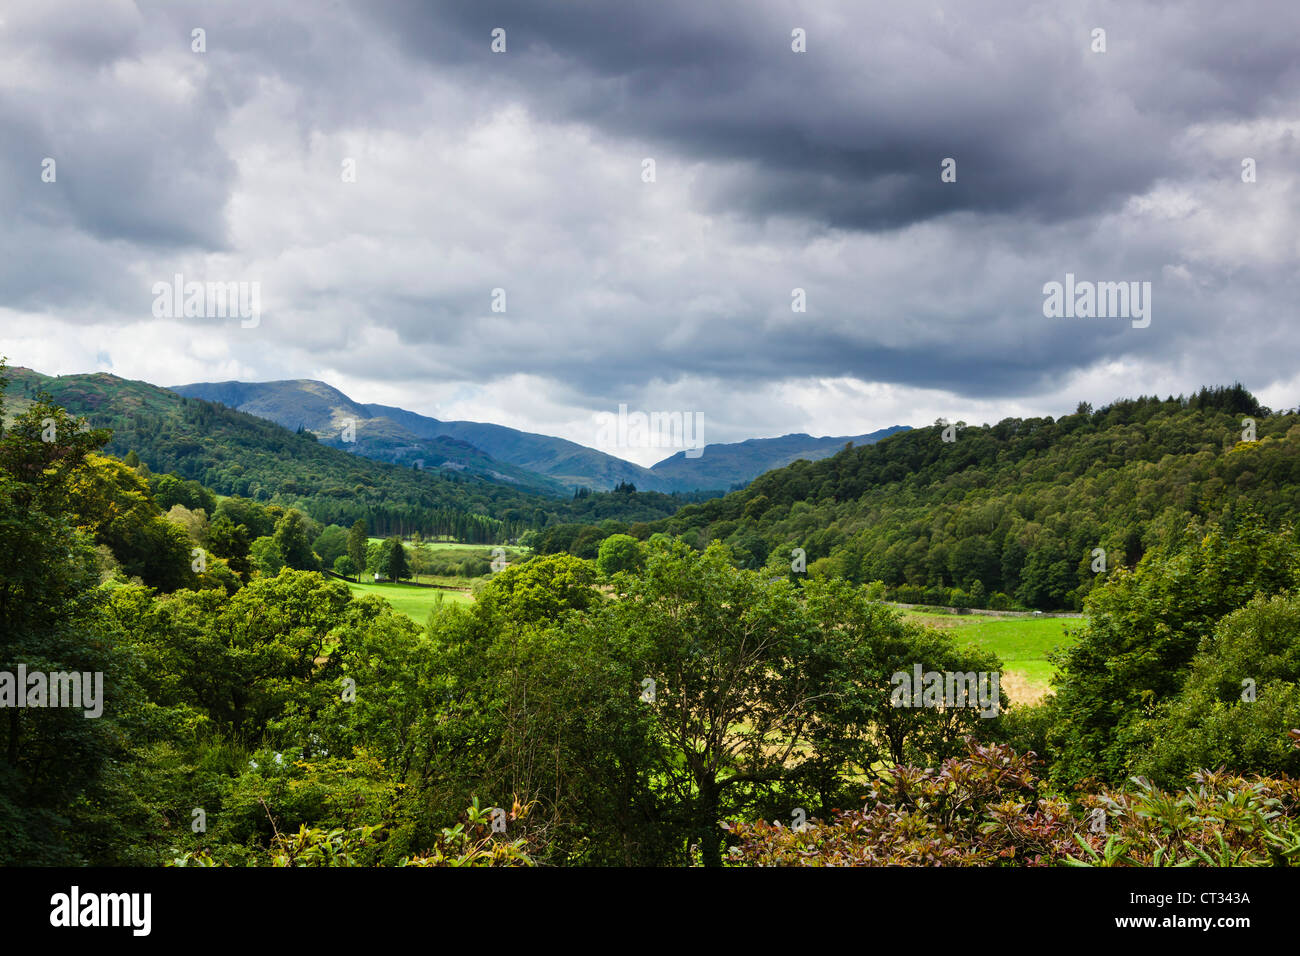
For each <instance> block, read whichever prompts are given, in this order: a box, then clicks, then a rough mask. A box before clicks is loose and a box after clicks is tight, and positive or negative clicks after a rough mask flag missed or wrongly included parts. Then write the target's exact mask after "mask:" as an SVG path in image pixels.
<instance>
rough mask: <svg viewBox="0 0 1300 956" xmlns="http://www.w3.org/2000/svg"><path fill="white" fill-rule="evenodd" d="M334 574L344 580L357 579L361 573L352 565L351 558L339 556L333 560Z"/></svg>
mask: <svg viewBox="0 0 1300 956" xmlns="http://www.w3.org/2000/svg"><path fill="white" fill-rule="evenodd" d="M334 573H335V574H337V575H340V576H342V577H345V578H351V577H357V576H358V575H359V574H360V573H361V571H360V569H359V568H358V567H357V566H356V565H355V564H354V563H353V561H352V558H351V556H349V555H346V554H340V555H339V556H338V557H337V558H335V559H334Z"/></svg>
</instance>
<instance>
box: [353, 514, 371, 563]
mask: <svg viewBox="0 0 1300 956" xmlns="http://www.w3.org/2000/svg"><path fill="white" fill-rule="evenodd" d="M367 534H368V532H367V531H366V521H365V519H364V518H358V519H357V521H356V522H354V523H353V525H352V530H351V531H349V532H348V557H349V558H351V559H352V563H353V564H355V565H356V566H357V568H358V573H360V571H362V570H366V569H367V567H368V565H367V563H366V546H367V544H368V543H369V538H368V537H367Z"/></svg>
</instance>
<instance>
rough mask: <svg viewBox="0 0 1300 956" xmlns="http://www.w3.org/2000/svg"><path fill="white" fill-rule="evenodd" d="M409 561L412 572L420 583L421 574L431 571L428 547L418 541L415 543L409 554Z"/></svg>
mask: <svg viewBox="0 0 1300 956" xmlns="http://www.w3.org/2000/svg"><path fill="white" fill-rule="evenodd" d="M407 563H408V564H409V565H410V568H411V574H412V575H414V577H415V580H416V583H417V584H418V583H419V581H420V575H421V574H428V573H429V567H430V557H429V550H428V548H426V547H425V546H424V545H423V544H420V543H418V542H417V543H415V544H414V545H413V546H412V547H411V550H410V553H409V554H408V555H407Z"/></svg>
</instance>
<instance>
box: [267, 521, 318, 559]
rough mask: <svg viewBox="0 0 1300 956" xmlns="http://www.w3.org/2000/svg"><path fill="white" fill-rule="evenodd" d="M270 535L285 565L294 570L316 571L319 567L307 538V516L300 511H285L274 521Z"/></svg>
mask: <svg viewBox="0 0 1300 956" xmlns="http://www.w3.org/2000/svg"><path fill="white" fill-rule="evenodd" d="M272 537H273V539H274V541H275V545H276V548H277V549H279V552H280V555H281V556H282V557H283V558H284V563H285V565H286V566H287V567H290V568H293V569H294V570H295V571H316V570H318V569H319V568H320V562H319V561H317V559H316V555H315V553H313V551H312V549H311V542H310V541H309V540H308V538H307V518H306V516H305V515H304V514H303V513H302V512H300V511H296V510H293V509H291V510H289V511H287V512H285V514H284V517H282V518H281V519H280V520H279V521H277V522H276V524H275V534H274V535H273V536H272Z"/></svg>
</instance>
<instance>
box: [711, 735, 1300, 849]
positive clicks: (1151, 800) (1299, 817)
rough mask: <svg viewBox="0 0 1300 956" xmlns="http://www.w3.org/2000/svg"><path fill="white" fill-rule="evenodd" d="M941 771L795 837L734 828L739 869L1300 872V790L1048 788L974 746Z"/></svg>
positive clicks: (1242, 783) (1248, 785) (998, 753)
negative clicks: (1295, 868)
mask: <svg viewBox="0 0 1300 956" xmlns="http://www.w3.org/2000/svg"><path fill="white" fill-rule="evenodd" d="M967 747H968V750H969V754H968V755H967V756H966V757H964V758H961V759H950V760H946V761H944V763H943V764H942V765H941V766H940V767H939V768H938V769H937V770H930V769H919V768H915V767H894V768H890V769H888V770H884V771H881V772H879V773H878V775H877V779H876V782H875V783H874V784H873V785H872V786H871V788H870V790H869V792H868V794H867V798H866V805H865V806H864V807H863V808H862V809H861V810H853V811H847V812H845V811H837V812H836V814H835V819H834V820H833V821H831V822H830V823H821V822H820V821H813V823H812V825H809V826H808V827H806V828H804V829H802V830H793V829H789V828H787V827H783V826H781V825H780V824H768V823H765V822H763V821H759V822H757V823H731V824H727V825H726V829H727V830H728V831H729V832H730V834H731V837H732V839H733V841H734V846H733V847H732V848H731V850H730V852H729V855H728V863H729V865H732V866H887V865H902V866H1053V865H1076V866H1091V865H1110V866H1176V865H1177V866H1192V865H1211V866H1230V865H1231V866H1270V865H1281V866H1286V865H1293V864H1297V863H1300V782H1297V781H1294V780H1289V779H1286V778H1282V779H1262V778H1254V779H1251V780H1247V779H1245V778H1242V777H1238V776H1233V775H1229V774H1225V773H1222V772H1220V773H1200V774H1197V775H1196V777H1195V786H1193V787H1189V788H1188V789H1187V790H1185V791H1183V792H1182V793H1168V792H1165V791H1161V790H1157V789H1155V788H1154V787H1152V786H1150V784H1148V783H1147V782H1146V781H1143V780H1134V781H1133V788H1132V789H1131V790H1128V791H1101V792H1090V791H1086V790H1085V791H1080V792H1078V793H1075V794H1072V795H1071V796H1070V797H1067V796H1066V795H1062V794H1059V793H1055V792H1051V791H1049V790H1047V789H1046V784H1045V782H1043V781H1041V780H1039V779H1038V778H1037V777H1036V776H1035V775H1034V772H1033V767H1034V765H1035V762H1036V761H1035V757H1034V755H1033V754H1024V755H1018V754H1016V753H1014V752H1013V751H1012V750H1011V749H1010V748H1008V747H1004V746H1001V745H991V746H980V745H977V744H975V743H974V742H973V741H967Z"/></svg>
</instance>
